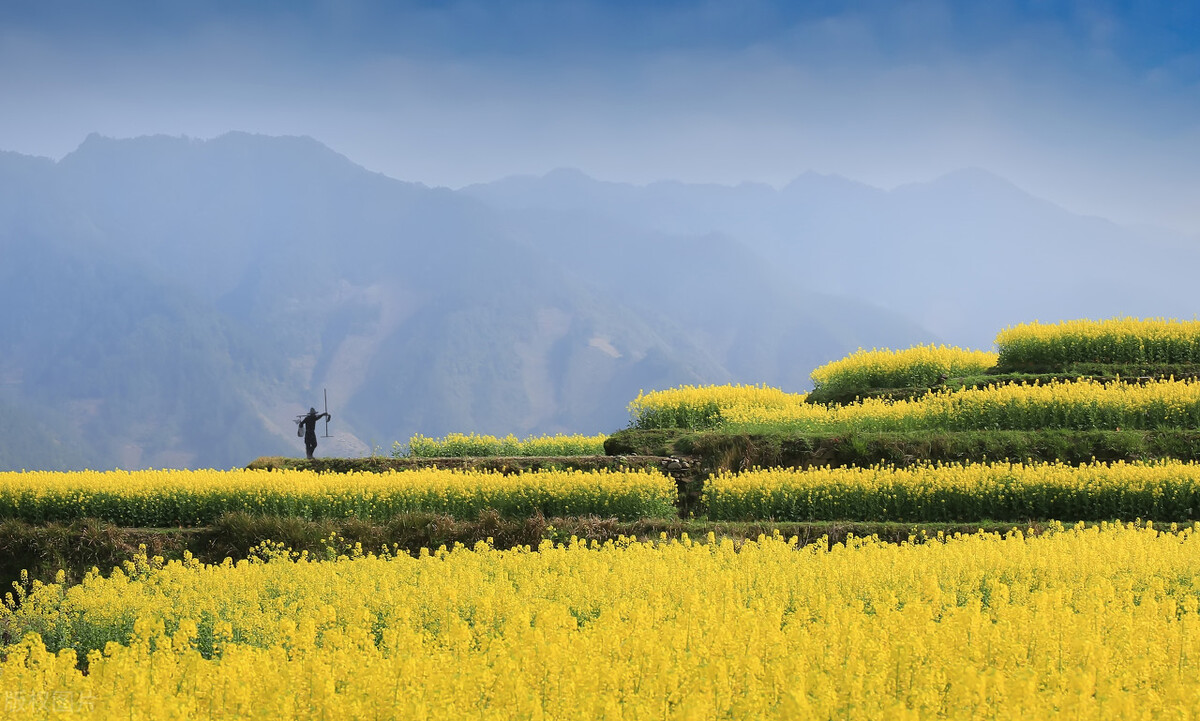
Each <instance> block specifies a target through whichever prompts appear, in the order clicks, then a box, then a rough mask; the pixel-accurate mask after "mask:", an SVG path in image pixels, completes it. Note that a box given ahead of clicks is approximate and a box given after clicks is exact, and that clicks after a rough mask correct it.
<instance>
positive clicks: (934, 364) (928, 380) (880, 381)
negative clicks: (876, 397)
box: [811, 345, 998, 392]
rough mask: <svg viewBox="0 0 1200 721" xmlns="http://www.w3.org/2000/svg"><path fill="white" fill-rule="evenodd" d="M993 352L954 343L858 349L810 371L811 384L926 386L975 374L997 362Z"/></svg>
mask: <svg viewBox="0 0 1200 721" xmlns="http://www.w3.org/2000/svg"><path fill="white" fill-rule="evenodd" d="M997 357H998V356H997V354H996V353H991V352H988V351H981V350H967V349H963V348H958V347H956V346H945V345H939V346H934V345H918V346H914V347H912V348H906V349H904V350H896V351H893V350H889V349H886V348H885V349H883V350H879V349H872V350H869V351H868V350H863V349H861V348H860V349H858V351H857V352H855V353H851V354H850V355H848V356H846V357H845V358H842V359H841V360H836V361H833V362H832V363H826V364H825V365H823V366H821V367H819V368H817V369H816V370H814V371H813V372H812V376H811V377H812V381H813V387H814V388H816V389H821V390H829V391H839V392H844V391H859V390H868V389H871V388H908V387H925V386H932V385H934V384H936V383H937V382H938V380H939V378H940V377H941V376H943V375H945V376H946V377H956V376H968V375H978V374H980V373H982V372H984V371H985V370H987V369H988V368H991V367H992V366H994V365H996V359H997Z"/></svg>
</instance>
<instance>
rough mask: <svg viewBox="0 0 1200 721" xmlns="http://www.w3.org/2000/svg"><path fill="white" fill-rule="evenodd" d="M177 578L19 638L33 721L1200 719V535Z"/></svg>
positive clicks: (14, 676) (665, 549)
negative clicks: (68, 719)
mask: <svg viewBox="0 0 1200 721" xmlns="http://www.w3.org/2000/svg"><path fill="white" fill-rule="evenodd" d="M159 566H160V564H155V563H147V562H146V561H144V560H143V561H142V562H141V563H139V564H136V567H131V568H130V569H129V572H128V573H126V572H121V573H116V574H114V575H113V577H112V578H111V579H102V578H99V577H91V578H89V579H87V580H86V581H85V582H84V583H83V584H82V585H80V586H76V587H73V588H69V589H64V588H61V587H58V586H57V585H54V584H52V585H50V586H44V587H41V588H39V589H37V590H36V591H34V592H33V593H32V594H31V595H30V596H29V597H27V598H26V599H25V602H24V603H23V604H21V606H20V607H19V608H17V609H15V610H9V611H6V612H5V613H4V615H3V616H2V617H0V623H2V624H3V627H4V629H5V630H6V631H8V632H10V633H12V634H13V637H14V638H15V639H18V640H16V641H14V642H13V643H12V644H11V645H9V646H7V647H5V648H4V650H3V660H2V661H0V696H3V697H4V698H5V700H6V704H7V710H8V714H9V717H10V718H22V719H25V718H29V719H50V718H62V717H64V716H67V715H70V714H75V715H80V716H84V717H87V718H104V719H110V718H112V719H115V718H137V719H184V718H189V719H216V718H220V719H270V720H271V721H288V720H290V719H335V718H336V719H377V718H403V719H431V720H432V719H456V720H457V719H463V718H472V719H504V720H506V721H507V720H508V719H714V718H730V719H810V718H815V719H847V720H854V719H870V720H872V721H874V720H876V719H900V720H904V719H914V720H915V719H922V720H923V719H933V718H940V719H990V718H1014V719H1015V718H1028V719H1035V718H1037V719H1040V718H1070V719H1164V718H1170V719H1187V718H1195V717H1196V715H1197V713H1198V712H1200V614H1198V607H1200V604H1198V602H1197V599H1198V597H1200V529H1197V528H1188V529H1186V530H1183V531H1180V532H1159V531H1158V530H1155V529H1151V528H1134V527H1132V526H1129V527H1126V526H1120V525H1112V526H1106V527H1104V528H1090V529H1083V528H1074V529H1065V530H1060V531H1058V532H1053V533H1050V534H1047V535H1043V536H1039V537H1026V536H1024V535H1023V534H1021V533H1019V532H1015V531H1014V532H1013V533H1010V534H1008V535H1007V536H1003V537H1001V536H998V535H983V534H980V535H973V536H963V537H954V538H948V539H946V540H945V541H944V542H943V541H932V542H928V543H922V544H900V545H889V544H886V543H881V542H878V541H876V540H872V539H867V540H861V541H859V540H855V541H852V542H850V543H848V544H847V545H844V546H843V545H840V544H839V545H836V546H834V547H832V548H828V547H826V546H824V545H815V546H810V547H806V548H797V546H796V545H795V544H794V542H793V543H789V542H787V541H784V540H783V539H780V538H760V539H759V540H757V541H752V542H747V543H745V544H743V545H741V546H740V547H735V544H733V543H732V542H730V541H722V542H716V541H714V540H711V539H710V540H709V541H708V542H706V543H694V542H692V541H690V540H686V539H685V540H684V541H683V542H661V543H638V542H629V541H622V542H617V543H607V544H604V545H603V546H597V545H594V544H593V545H584V544H581V543H572V544H570V545H569V546H566V547H564V546H556V547H552V546H550V545H549V544H548V543H547V544H543V547H542V548H541V549H539V551H538V552H530V551H528V550H515V551H496V550H492V549H490V548H487V547H484V546H482V545H481V546H480V547H477V548H476V549H474V550H466V549H458V550H453V551H450V552H446V551H438V552H435V553H433V554H431V555H426V556H422V557H420V558H411V557H408V556H399V557H396V558H377V557H370V556H367V557H358V558H348V559H344V560H340V561H337V562H312V561H309V560H308V559H305V558H302V559H299V560H296V561H285V560H283V561H271V562H268V563H265V564H264V563H248V562H243V563H239V564H236V565H234V564H225V565H219V566H202V565H199V564H196V563H194V562H189V563H170V564H166V565H165V566H161V567H159ZM77 649H79V650H80V651H82V652H83V654H84V655H85V662H86V673H83V672H81V671H80V670H78V669H77V667H76V664H77V660H78V654H77Z"/></svg>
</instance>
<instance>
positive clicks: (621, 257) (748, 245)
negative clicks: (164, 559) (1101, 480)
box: [0, 133, 1197, 468]
mask: <svg viewBox="0 0 1200 721" xmlns="http://www.w3.org/2000/svg"><path fill="white" fill-rule="evenodd" d="M1196 246H1197V243H1196V242H1195V239H1187V238H1177V237H1169V236H1166V235H1164V234H1160V233H1157V232H1155V231H1151V230H1146V229H1130V228H1123V227H1121V226H1118V225H1115V224H1113V223H1109V222H1107V221H1105V220H1102V219H1098V218H1087V217H1081V216H1077V215H1073V214H1071V213H1068V212H1066V211H1064V210H1062V209H1061V208H1058V207H1056V206H1054V205H1053V204H1051V203H1048V202H1046V201H1045V200H1042V199H1039V198H1036V197H1033V196H1031V195H1029V194H1028V193H1025V192H1024V191H1021V190H1020V189H1019V188H1017V187H1015V186H1013V185H1012V184H1011V183H1008V182H1007V181H1005V180H1004V179H1002V178H999V177H997V176H995V175H993V174H991V173H988V172H987V171H985V170H979V169H966V170H963V171H959V172H956V173H951V174H949V175H947V176H944V177H942V178H939V179H935V180H934V181H931V182H928V183H917V184H912V185H908V186H903V187H899V188H896V189H894V190H890V191H887V190H881V189H879V188H873V187H871V186H867V185H864V184H861V183H857V182H855V181H851V180H847V179H845V178H839V177H836V176H825V175H818V174H814V173H805V174H801V175H798V176H797V177H796V179H795V180H794V181H792V182H791V183H789V184H788V185H787V186H785V187H783V188H781V189H775V188H773V187H771V186H767V185H761V184H751V183H747V184H743V185H739V186H720V185H694V184H687V183H680V182H673V181H668V182H660V183H652V184H650V185H644V186H637V185H630V184H624V183H611V182H604V181H599V180H595V179H593V178H590V177H589V176H587V175H585V174H584V173H582V172H579V171H572V170H563V171H555V172H552V173H549V174H547V175H544V176H540V177H514V178H509V179H505V180H501V181H497V182H495V183H488V184H481V185H475V186H470V187H468V188H464V189H462V190H459V191H452V190H449V189H445V188H429V187H426V186H423V185H420V184H417V183H408V182H402V181H399V180H395V179H392V178H389V177H386V176H383V175H380V174H378V173H372V172H369V171H366V170H364V169H363V168H361V167H359V166H357V165H355V164H354V163H352V162H351V161H349V160H348V159H346V158H345V157H343V156H341V155H338V154H337V153H335V152H333V151H331V150H330V149H328V148H327V147H325V146H323V145H321V144H320V143H319V142H317V141H315V140H312V139H309V138H275V137H265V136H257V135H250V134H246V133H230V134H227V135H224V136H221V137H219V138H215V139H212V140H204V141H200V140H189V139H184V138H171V137H150V138H135V139H129V140H113V139H109V138H104V137H101V136H98V135H93V136H89V137H88V138H87V139H86V140H85V141H84V143H83V144H82V145H81V146H80V147H79V149H78V150H77V151H75V152H74V153H71V154H70V155H68V156H67V157H65V158H63V159H62V160H61V161H59V162H53V161H49V160H46V159H40V158H30V157H26V156H21V155H17V154H14V153H0V255H2V257H3V258H4V260H5V263H3V264H0V304H3V307H4V308H6V309H8V311H9V312H7V313H5V314H0V342H2V343H3V344H4V346H5V348H6V352H5V354H3V355H2V356H0V417H2V418H3V422H2V423H0V468H75V467H82V466H90V467H97V468H105V467H114V466H120V467H129V468H134V467H147V466H188V467H196V466H211V467H232V466H238V465H243V464H245V463H246V462H248V461H249V460H250V459H252V458H253V457H255V456H258V455H264V454H291V455H296V454H298V453H300V452H301V450H302V445H301V444H300V442H299V440H298V439H296V437H295V433H294V430H295V426H294V425H293V423H292V419H293V418H294V417H295V416H296V415H297V414H299V413H301V412H303V411H304V410H306V409H307V408H308V407H309V406H310V405H317V406H319V405H320V403H321V399H322V390H323V389H328V391H329V398H330V404H331V405H330V411H331V412H332V413H333V415H334V422H333V423H332V424H331V426H330V429H331V431H332V432H333V436H334V437H333V438H330V439H328V440H323V441H322V445H321V447H320V449H319V450H318V452H319V453H320V454H323V455H360V454H364V453H369V452H372V451H382V452H388V451H390V449H391V446H392V443H393V442H394V441H401V442H403V441H406V440H407V439H408V438H409V437H410V436H411V435H413V434H414V433H422V434H425V435H430V436H437V435H444V434H446V433H449V432H454V431H460V432H480V433H492V434H498V435H504V434H507V433H515V434H518V435H527V434H538V433H554V432H583V433H597V432H608V431H612V430H616V429H617V428H620V427H622V426H623V425H625V423H626V422H627V420H628V415H627V412H626V410H625V407H626V404H627V403H628V402H629V401H630V400H632V399H633V398H634V397H635V396H636V395H637V392H638V391H639V390H640V389H646V390H650V389H655V388H665V387H670V386H675V385H680V384H687V383H697V384H698V383H722V382H742V383H768V384H771V385H776V386H780V387H783V388H785V389H788V390H794V391H799V390H803V389H805V388H807V387H808V383H809V380H808V374H809V372H810V371H811V370H812V369H813V368H814V367H816V366H818V365H820V364H822V363H825V362H828V361H830V360H833V359H836V358H838V357H841V356H842V355H845V354H846V353H849V352H852V351H853V350H855V349H856V348H858V347H860V346H864V347H885V346H886V347H894V348H898V347H906V346H908V345H911V344H914V343H918V342H940V341H946V342H951V343H954V344H958V345H966V346H974V347H984V348H986V347H989V346H990V345H991V340H992V338H993V337H994V335H995V333H996V332H997V331H998V330H999V329H1001V328H1002V327H1004V326H1006V325H1009V324H1011V323H1016V322H1020V321H1026V320H1032V319H1035V318H1040V319H1043V320H1057V319H1059V318H1071V317H1104V316H1111V315H1123V314H1133V315H1145V316H1152V315H1166V316H1177V317H1191V316H1194V315H1195V308H1196V307H1197V303H1196V300H1197V298H1196V292H1195V291H1194V290H1193V283H1192V282H1191V280H1190V278H1189V277H1188V276H1189V274H1190V268H1191V267H1193V264H1194V261H1195V260H1196V258H1195V256H1196V253H1197V247H1196Z"/></svg>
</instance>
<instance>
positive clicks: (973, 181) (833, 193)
mask: <svg viewBox="0 0 1200 721" xmlns="http://www.w3.org/2000/svg"><path fill="white" fill-rule="evenodd" d="M463 192H465V193H467V194H469V195H471V196H473V197H476V198H479V199H481V200H484V201H485V202H488V203H489V204H491V205H493V206H496V207H503V208H509V209H512V210H515V211H519V212H524V213H537V212H540V211H545V210H552V211H555V212H568V213H574V214H576V215H577V216H578V217H585V216H591V217H605V218H609V219H615V220H619V221H620V222H624V223H628V224H631V225H642V226H647V227H652V228H656V229H659V230H671V231H674V232H685V233H698V232H720V233H725V234H728V235H729V236H731V237H734V238H736V239H737V240H738V241H739V242H740V243H742V244H743V245H744V246H745V247H746V248H748V249H749V250H750V251H752V252H754V253H757V254H759V255H760V256H762V257H766V258H770V259H771V260H772V262H773V264H774V265H775V266H776V267H777V268H781V269H782V268H787V269H792V270H793V272H795V273H796V274H798V275H800V276H801V277H802V278H803V282H804V284H805V287H806V288H807V289H808V290H810V291H813V292H818V293H828V294H833V295H837V296H846V297H853V298H856V299H858V300H860V301H862V302H866V303H869V304H873V305H875V306H878V307H882V308H886V309H889V310H891V311H893V312H895V313H897V314H899V315H902V316H905V317H908V318H911V319H913V320H915V321H916V322H918V323H920V324H921V325H922V326H924V327H926V328H928V329H929V330H930V331H931V332H932V333H933V334H934V335H936V336H939V337H941V338H945V339H947V340H950V341H952V342H954V343H957V344H962V345H969V346H973V347H988V346H990V345H991V341H992V338H993V337H994V335H995V333H996V332H997V331H998V330H999V329H1001V328H1003V327H1005V326H1007V325H1009V324H1011V323H1017V322H1022V321H1029V320H1035V319H1042V320H1050V321H1052V320H1057V319H1060V318H1072V317H1108V316H1113V315H1141V316H1159V315H1165V316H1174V317H1191V316H1193V315H1194V314H1195V313H1196V309H1197V307H1198V303H1197V301H1200V298H1198V297H1197V294H1196V293H1194V292H1192V291H1191V288H1192V285H1193V283H1192V281H1191V279H1190V277H1189V276H1190V273H1191V271H1190V269H1191V267H1193V263H1194V262H1195V261H1196V260H1197V259H1198V258H1197V255H1198V250H1200V239H1197V238H1186V237H1181V236H1178V235H1173V234H1171V233H1168V232H1166V231H1159V230H1155V229H1149V228H1126V227H1122V226H1119V225H1117V224H1115V223H1112V222H1109V221H1107V220H1104V219H1102V218H1095V217H1088V216H1080V215H1076V214H1073V213H1070V212H1068V211H1066V210H1064V209H1062V208H1060V207H1058V206H1056V205H1054V204H1053V203H1051V202H1049V201H1047V200H1044V199H1042V198H1038V197H1035V196H1033V195H1031V194H1029V193H1027V192H1025V191H1024V190H1021V189H1020V188H1018V187H1017V186H1015V185H1014V184H1012V183H1011V182H1009V181H1007V180H1005V179H1004V178H1001V177H999V176H997V175H995V174H993V173H991V172H989V171H987V170H984V169H980V168H965V169H962V170H959V171H955V172H952V173H949V174H947V175H945V176H942V177H940V178H936V179H934V180H932V181H929V182H924V183H911V184H908V185H904V186H900V187H898V188H895V189H894V190H891V191H886V190H882V189H879V188H874V187H871V186H868V185H864V184H862V183H858V182H855V181H852V180H848V179H845V178H841V177H838V176H829V175H820V174H816V173H811V172H810V173H804V174H802V175H800V176H798V177H797V178H796V179H795V180H793V181H792V182H791V183H789V184H788V185H786V186H784V187H783V188H782V189H779V190H776V189H774V188H772V187H770V186H766V185H758V184H743V185H739V186H715V185H688V184H684V183H676V182H667V183H651V184H648V185H644V186H635V185H629V184H620V183H606V182H600V181H594V180H590V179H588V178H587V176H585V175H583V174H582V173H580V172H579V171H573V170H559V171H554V172H551V173H549V174H547V175H545V176H543V177H541V178H535V177H529V176H524V177H514V178H508V179H505V180H501V181H497V182H495V183H488V184H480V185H474V186H469V187H467V188H465V189H464V190H463ZM1164 258H1170V259H1171V260H1170V262H1163V260H1164ZM879 345H882V344H879Z"/></svg>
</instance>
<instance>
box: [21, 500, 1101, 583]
mask: <svg viewBox="0 0 1200 721" xmlns="http://www.w3.org/2000/svg"><path fill="white" fill-rule="evenodd" d="M1084 525H1086V526H1094V525H1099V524H1095V523H1087V524H1084ZM1054 527H1056V524H1054V523H1049V522H1043V521H1034V522H1030V523H1012V522H1000V521H991V520H982V521H978V522H974V523H958V522H953V523H900V522H868V521H810V522H786V523H785V522H772V521H750V522H735V521H708V520H705V519H643V520H640V521H626V522H622V521H617V520H615V519H602V518H595V517H575V518H544V517H542V516H535V517H532V518H525V519H505V518H502V517H500V516H499V515H498V514H486V513H485V514H482V515H481V516H480V517H479V518H478V519H476V520H473V521H462V520H456V519H453V518H451V517H449V516H443V515H437V514H408V515H404V516H398V517H396V518H394V519H392V520H391V521H388V522H387V523H370V522H366V521H362V520H359V519H355V518H348V519H339V520H322V521H308V520H304V519H302V518H294V517H290V518H283V517H275V516H252V515H248V514H244V513H231V514H227V515H225V516H223V517H221V518H220V519H218V521H217V522H216V523H214V524H213V525H211V526H205V527H199V528H123V527H120V526H117V525H115V524H111V523H105V522H103V521H99V520H96V519H85V520H80V521H72V522H70V523H47V524H31V523H25V522H23V521H13V520H9V521H3V522H0V585H2V587H0V595H2V594H3V592H5V591H11V589H12V583H14V582H19V579H20V578H21V572H22V571H27V572H28V577H27V580H26V583H27V584H28V583H32V582H33V581H35V580H36V581H40V582H42V583H50V582H52V581H54V579H55V576H56V574H57V573H58V572H59V571H60V570H61V571H62V572H63V573H64V580H65V581H66V582H68V583H76V582H78V581H80V580H81V579H82V578H83V576H84V574H86V573H87V572H88V571H89V570H91V569H92V568H93V567H94V568H97V569H99V570H100V571H101V572H102V573H104V574H105V575H107V574H108V572H109V571H111V570H112V568H113V567H114V566H120V565H121V564H123V563H125V562H127V561H129V560H130V559H132V558H133V557H134V556H135V554H136V553H137V552H138V550H139V547H145V550H146V553H147V554H148V555H150V556H162V557H163V558H164V559H165V560H178V559H181V558H183V556H184V554H185V553H188V554H191V555H192V556H194V557H195V558H197V559H198V560H200V561H202V562H205V563H220V562H221V561H223V560H224V559H226V558H231V559H233V560H235V561H236V560H240V559H244V558H247V557H248V556H249V555H250V552H251V550H252V549H253V548H254V547H256V546H258V545H259V544H261V543H263V542H264V541H267V540H269V541H272V542H276V543H283V544H284V545H285V546H288V547H291V548H292V549H294V550H297V551H301V550H304V551H308V552H309V553H310V554H313V555H315V556H317V557H325V556H326V554H329V553H332V554H335V555H336V554H337V553H341V552H344V551H346V550H348V549H349V548H351V547H353V546H354V544H355V543H361V544H362V548H363V550H364V551H373V550H378V549H379V548H381V547H382V546H385V545H386V546H387V547H388V548H398V549H400V550H403V551H407V552H408V553H411V554H414V555H415V554H417V553H418V552H419V551H420V549H421V548H428V549H431V550H433V549H437V548H438V547H439V546H443V545H444V546H446V547H447V548H450V547H453V546H454V544H456V543H461V544H463V545H464V546H467V547H472V546H474V545H475V544H477V543H479V542H486V541H489V540H490V541H491V543H492V544H493V545H494V546H495V547H496V548H513V547H517V546H530V547H534V548H536V547H537V546H538V544H540V543H541V542H542V541H546V540H548V541H551V542H554V543H566V542H568V541H569V540H570V539H571V537H572V536H574V537H576V538H579V539H582V540H584V541H588V542H591V541H597V542H600V543H603V542H604V541H608V540H616V539H617V538H618V537H620V536H625V537H637V538H638V539H641V540H654V539H659V538H662V537H664V536H665V537H666V538H668V539H677V538H680V537H682V536H683V535H684V534H687V535H688V536H689V537H691V538H693V539H697V540H702V539H704V538H705V537H706V536H707V535H708V534H709V533H712V534H714V536H716V537H717V538H729V539H732V540H734V541H735V542H737V541H740V540H744V539H754V538H758V536H760V535H764V536H770V535H772V534H774V533H775V532H778V533H779V534H780V535H782V536H783V537H785V538H791V537H792V536H795V537H797V538H798V539H799V541H800V543H801V544H802V545H807V544H810V543H815V542H817V541H820V540H821V538H822V537H825V538H826V539H827V540H828V542H829V543H830V544H834V543H842V542H844V541H845V540H846V539H847V538H848V537H850V536H855V537H859V538H863V537H869V536H878V537H879V538H880V539H882V540H884V541H889V542H895V543H900V542H904V541H907V540H909V539H910V537H911V538H914V539H915V540H922V539H925V538H936V537H937V535H938V534H939V533H941V534H944V535H947V536H951V535H953V534H955V533H964V534H970V533H976V532H978V531H985V532H988V533H1007V532H1009V531H1011V530H1013V529H1018V530H1020V531H1021V532H1023V533H1028V532H1030V531H1032V532H1033V533H1034V534H1040V533H1044V532H1046V531H1047V530H1049V529H1052V528H1054ZM331 539H333V540H331Z"/></svg>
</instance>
